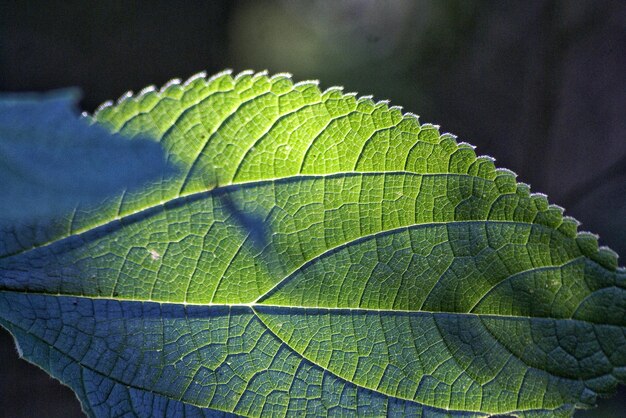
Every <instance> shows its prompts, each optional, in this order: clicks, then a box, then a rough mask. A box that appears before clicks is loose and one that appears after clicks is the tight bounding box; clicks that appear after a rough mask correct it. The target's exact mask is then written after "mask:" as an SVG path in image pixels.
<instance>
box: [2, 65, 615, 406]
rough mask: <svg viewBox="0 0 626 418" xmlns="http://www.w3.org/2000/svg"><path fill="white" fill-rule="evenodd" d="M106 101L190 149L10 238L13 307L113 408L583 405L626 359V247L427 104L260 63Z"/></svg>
mask: <svg viewBox="0 0 626 418" xmlns="http://www.w3.org/2000/svg"><path fill="white" fill-rule="evenodd" d="M93 120H94V122H95V123H98V124H101V125H103V126H105V127H107V128H108V129H110V130H112V131H114V132H121V133H123V134H125V135H128V136H131V137H132V136H136V135H147V136H149V137H153V138H158V139H159V140H160V142H161V145H162V146H163V148H164V149H165V150H166V152H167V155H168V160H169V161H171V162H173V163H175V164H177V165H178V166H180V167H182V171H181V173H180V174H179V175H178V176H175V177H173V178H170V179H166V180H164V181H162V182H160V183H158V184H153V185H151V186H149V187H146V188H144V189H143V190H141V191H137V192H134V193H125V194H123V195H118V196H116V197H115V196H114V197H112V198H111V199H110V200H109V201H108V202H106V203H105V204H103V205H102V206H100V207H98V208H97V210H93V209H88V208H85V209H83V208H79V209H77V210H76V211H73V213H72V214H71V216H70V215H69V214H68V216H67V218H66V219H60V220H59V221H58V222H59V223H61V224H64V225H66V228H65V229H61V228H57V227H55V225H56V224H55V223H53V224H51V225H47V226H41V227H40V230H37V231H30V234H29V235H28V236H27V237H25V239H24V240H22V239H13V238H11V237H9V236H8V234H7V235H6V236H2V237H1V239H2V240H3V241H5V242H10V244H9V245H8V244H5V248H7V250H5V251H4V254H2V255H0V323H1V324H2V325H3V326H4V327H6V328H7V329H8V330H9V331H10V332H11V333H12V334H13V335H14V336H15V338H16V340H17V342H18V344H19V347H20V349H21V352H22V353H23V356H24V357H25V358H26V359H28V360H29V361H31V362H33V363H35V364H38V365H40V366H41V367H43V368H44V369H45V370H47V371H48V372H49V373H50V374H52V375H53V376H55V377H57V378H58V379H60V380H61V381H62V382H64V383H65V384H67V385H69V386H70V387H71V388H72V389H73V390H74V391H76V393H77V394H78V397H79V398H80V400H81V402H82V405H83V408H84V410H85V412H86V413H87V414H89V415H91V416H122V415H128V416H145V417H149V416H182V415H183V414H184V416H209V415H214V414H220V413H223V414H225V415H227V414H231V413H232V414H237V415H246V416H258V415H267V416H273V415H277V416H282V415H293V416H300V415H305V414H310V415H359V416H380V415H410V416H425V417H426V416H427V417H444V416H445V417H448V416H450V417H481V416H489V415H493V414H505V413H509V414H515V415H517V416H523V417H539V416H546V417H553V416H557V417H558V416H562V417H566V416H571V414H572V413H573V412H574V409H575V408H576V407H585V406H589V405H593V404H594V403H595V401H596V397H597V396H598V395H607V394H610V393H611V392H612V391H613V390H614V389H615V387H616V385H617V384H618V383H619V382H624V380H625V379H626V333H625V331H626V328H625V327H626V316H625V313H626V289H625V285H626V272H625V271H624V270H623V269H619V268H618V267H617V256H616V255H615V254H614V253H613V252H612V251H611V250H609V249H606V248H602V247H601V248H598V243H597V238H596V237H595V236H593V235H591V234H588V233H578V232H577V226H578V224H577V222H576V221H575V220H574V219H572V218H569V217H566V216H563V214H562V209H561V208H559V207H557V206H554V205H550V204H549V203H548V201H547V199H546V197H545V196H543V195H540V194H531V193H530V191H529V187H528V186H527V185H524V184H518V183H516V180H515V175H514V174H513V173H512V172H510V171H508V170H503V169H496V168H495V166H494V163H493V161H492V159H490V158H485V157H476V154H475V152H474V150H473V147H472V146H470V145H468V144H465V143H458V142H457V141H456V139H455V137H454V136H452V135H449V134H443V135H442V134H440V133H439V131H438V128H437V127H436V126H433V125H429V124H420V123H419V121H418V118H417V117H416V116H414V115H412V114H403V113H402V112H401V110H400V109H399V108H396V107H389V106H388V104H387V103H386V102H378V103H376V102H374V101H372V100H371V99H370V98H367V97H364V98H358V97H356V96H355V95H354V94H344V93H342V91H341V90H340V89H338V88H331V89H328V90H326V91H324V92H322V91H320V89H319V88H318V87H317V84H316V83H315V82H303V83H297V84H293V83H292V81H291V79H290V77H289V76H288V75H276V76H273V77H268V76H267V75H265V74H263V73H261V74H252V73H250V72H244V73H241V74H239V75H237V76H236V77H233V76H231V74H230V73H222V74H218V75H216V76H214V77H212V78H211V79H209V80H207V79H205V78H204V77H203V76H202V75H201V76H197V77H192V78H191V79H190V80H188V81H187V82H185V83H184V84H180V83H177V82H174V83H170V84H169V85H167V86H165V87H164V88H163V89H161V90H160V91H156V90H154V89H147V90H145V91H143V92H141V93H140V94H139V95H138V96H136V97H128V98H126V99H125V100H122V101H121V102H120V103H118V104H117V105H115V106H105V107H103V108H101V109H100V110H99V111H98V112H97V113H96V114H95V115H94V116H93ZM63 222H65V223H63ZM68 225H69V226H68ZM40 237H45V238H40ZM22 241H24V242H28V244H27V245H21V242H22Z"/></svg>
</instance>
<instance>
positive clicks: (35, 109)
mask: <svg viewBox="0 0 626 418" xmlns="http://www.w3.org/2000/svg"><path fill="white" fill-rule="evenodd" d="M76 101H77V94H76V92H75V91H71V90H69V91H60V92H56V93H52V94H46V95H43V94H2V95H0V178H1V179H2V182H0V196H2V199H1V200H0V221H2V222H3V224H16V223H19V224H29V223H32V222H37V221H39V222H41V221H45V220H47V219H48V218H51V217H55V216H59V215H64V214H66V213H67V212H69V211H71V210H73V209H74V208H75V207H76V206H77V205H78V204H82V205H87V206H88V205H92V206H93V205H96V204H99V203H100V202H101V201H102V200H104V199H105V198H106V197H108V196H110V195H112V194H115V193H119V192H120V191H122V190H128V189H136V188H138V187H139V186H143V185H144V184H145V183H146V182H148V181H150V180H153V179H155V178H158V179H160V178H161V177H164V176H167V175H169V174H171V173H172V171H173V170H172V167H169V166H168V165H167V164H166V162H165V159H164V158H163V152H162V150H161V149H160V147H159V145H158V144H156V143H155V142H154V141H150V140H149V139H135V140H134V141H128V140H126V139H125V138H122V137H120V136H119V135H115V136H114V135H111V133H109V132H108V131H107V130H106V129H103V128H102V127H100V126H89V124H88V123H86V121H85V120H81V119H80V117H79V116H78V114H77V113H76V110H75V108H76ZM18 239H21V237H18ZM3 244H5V245H6V243H3Z"/></svg>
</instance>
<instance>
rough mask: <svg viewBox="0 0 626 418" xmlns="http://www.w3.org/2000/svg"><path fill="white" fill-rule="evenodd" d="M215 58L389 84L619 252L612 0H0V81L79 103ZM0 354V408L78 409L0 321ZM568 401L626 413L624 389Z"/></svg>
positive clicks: (425, 116)
mask: <svg viewBox="0 0 626 418" xmlns="http://www.w3.org/2000/svg"><path fill="white" fill-rule="evenodd" d="M224 68H232V69H234V70H235V71H241V70H244V69H255V70H263V69H268V70H269V71H270V73H274V72H285V71H287V72H291V73H293V74H294V79H295V80H305V79H311V78H314V79H320V80H321V86H322V88H326V87H330V86H333V85H342V86H345V88H346V91H357V92H359V93H360V94H362V95H366V94H373V95H374V97H375V98H377V99H391V102H392V104H395V105H401V106H404V108H405V110H407V111H411V112H414V113H417V114H419V115H420V116H421V120H422V121H424V122H432V123H436V124H440V125H441V127H442V131H446V132H452V133H454V134H456V135H458V136H459V140H461V141H467V142H470V143H472V144H474V145H477V146H478V149H477V151H478V153H479V154H488V155H491V156H493V157H495V158H497V160H498V162H497V164H498V166H500V167H507V168H510V169H512V170H514V171H515V172H517V173H518V174H519V180H520V181H523V182H527V183H530V184H532V186H533V190H534V191H537V192H544V193H546V194H548V195H549V197H550V201H551V202H553V203H557V204H559V205H561V206H564V207H566V208H567V211H566V213H567V214H569V215H571V216H574V217H576V218H577V219H579V220H580V221H582V222H583V227H582V228H583V229H585V230H590V231H592V232H596V233H598V234H600V237H601V240H600V241H601V244H603V245H608V246H610V247H611V248H613V249H614V250H616V251H617V252H618V253H620V254H626V239H625V238H626V2H625V1H623V0H616V1H599V0H562V1H539V0H535V1H509V2H498V1H486V0H485V1H468V0H431V1H426V0H420V1H414V0H397V1H384V0H378V1H376V0H369V1H368V0H362V1H357V0H343V1H330V0H329V1H232V2H231V1H211V2H191V1H189V2H173V1H152V2H150V3H149V4H148V2H146V3H142V4H137V3H131V2H121V1H111V2H92V1H86V0H80V1H65V2H50V1H42V0H28V1H19V2H18V1H15V2H12V1H5V0H0V91H44V90H50V89H55V88H60V87H67V86H78V87H80V88H81V89H82V90H83V92H84V98H83V101H82V102H81V106H82V107H83V110H87V111H93V110H94V109H95V108H96V107H97V106H98V105H99V104H100V103H101V102H103V101H105V100H108V99H115V98H117V97H118V96H120V95H121V94H122V93H124V92H126V91H127V90H129V89H132V90H135V91H138V90H140V89H141V88H143V87H145V86H147V85H149V84H156V85H157V86H158V85H162V84H163V83H165V82H167V81H168V80H169V79H171V78H174V77H181V78H186V77H188V76H191V75H192V74H194V73H196V72H199V71H202V70H206V71H207V73H209V74H211V73H215V72H218V71H220V70H222V69H224ZM620 264H622V265H623V264H624V262H623V260H622V261H621V263H620ZM0 359H1V360H0V416H3V417H35V416H37V417H78V416H81V412H80V407H79V405H78V401H77V400H76V399H75V397H74V395H73V394H72V392H70V390H69V389H67V388H65V387H63V386H61V385H60V384H58V383H57V382H55V381H53V380H52V379H50V378H49V377H48V376H47V375H46V374H45V373H44V372H42V371H40V370H39V369H37V368H36V367H34V366H31V365H29V364H27V363H26V362H24V361H20V360H18V358H17V353H16V350H15V348H14V346H13V343H12V341H11V339H10V337H9V335H8V334H7V333H6V332H5V331H4V330H1V331H0ZM576 416H577V417H626V391H625V390H624V389H623V388H621V389H620V391H619V392H618V394H617V395H616V397H615V398H613V399H612V400H610V401H601V402H600V409H598V410H593V411H589V412H581V413H578V414H577V415H576Z"/></svg>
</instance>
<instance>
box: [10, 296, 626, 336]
mask: <svg viewBox="0 0 626 418" xmlns="http://www.w3.org/2000/svg"><path fill="white" fill-rule="evenodd" d="M0 293H10V294H16V295H34V296H45V297H58V298H69V299H83V300H97V301H111V302H126V303H147V304H158V305H177V306H183V307H187V306H189V307H204V308H209V309H232V308H247V309H250V310H251V311H252V312H254V311H255V310H256V309H260V310H263V309H273V310H279V311H287V310H293V311H317V312H320V311H321V312H329V313H366V314H367V313H381V314H398V315H432V316H437V315H444V316H445V315H453V316H467V317H472V318H483V319H512V320H520V321H528V320H537V321H573V322H576V323H585V324H590V325H595V326H603V327H615V328H626V326H622V325H615V324H605V323H599V322H594V321H589V320H587V319H580V318H571V317H561V318H556V317H548V316H525V315H507V314H494V313H476V312H455V311H432V310H424V309H422V310H410V309H391V308H382V309H380V308H365V307H339V306H337V307H333V306H295V305H279V304H269V303H263V302H257V303H255V302H251V303H194V302H170V301H155V300H136V299H130V298H120V297H107V296H82V295H71V294H63V295H61V294H57V293H49V292H41V291H16V290H6V289H4V290H0ZM163 316H164V317H167V315H163Z"/></svg>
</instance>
